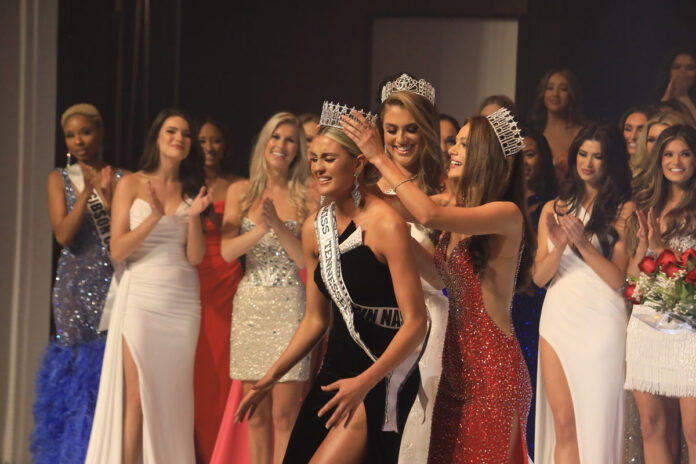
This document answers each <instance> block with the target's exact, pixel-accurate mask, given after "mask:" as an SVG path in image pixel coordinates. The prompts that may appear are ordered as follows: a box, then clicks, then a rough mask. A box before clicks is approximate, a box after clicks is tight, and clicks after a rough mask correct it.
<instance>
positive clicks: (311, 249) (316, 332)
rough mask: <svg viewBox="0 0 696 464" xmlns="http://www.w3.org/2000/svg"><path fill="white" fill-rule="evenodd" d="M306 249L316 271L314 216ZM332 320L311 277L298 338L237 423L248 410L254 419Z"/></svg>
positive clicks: (305, 235)
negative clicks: (259, 407) (278, 385)
mask: <svg viewBox="0 0 696 464" xmlns="http://www.w3.org/2000/svg"><path fill="white" fill-rule="evenodd" d="M302 248H303V252H304V260H305V261H306V263H307V265H308V266H309V269H310V270H311V271H314V269H315V268H316V266H317V261H318V258H317V240H316V237H315V235H314V216H313V215H312V216H311V217H310V218H308V219H307V220H306V221H305V223H304V225H303V227H302ZM329 321H330V312H329V301H328V300H327V299H326V298H325V297H324V295H323V294H322V293H321V292H320V291H319V288H318V287H317V284H316V283H315V282H314V279H313V278H312V277H311V275H310V277H309V278H308V279H307V307H306V309H305V315H304V318H303V319H302V322H300V325H299V326H298V328H297V330H296V331H295V335H294V336H293V337H292V339H291V340H290V343H289V344H288V347H287V348H286V349H285V351H284V352H283V354H282V355H280V358H278V360H277V361H276V362H275V363H273V365H272V366H271V367H270V369H268V372H266V375H264V376H263V378H262V379H261V380H259V381H258V382H256V384H255V385H254V386H253V387H252V389H251V391H250V392H249V393H247V395H246V396H245V397H244V399H243V400H242V402H241V403H240V404H239V407H238V408H237V412H236V413H235V416H234V418H235V421H237V422H241V421H242V420H243V419H244V416H245V415H246V413H247V411H248V412H249V415H250V416H251V415H252V414H253V413H254V410H255V409H256V406H257V405H258V404H259V403H260V402H261V400H262V399H263V398H264V396H265V395H266V394H268V392H269V391H270V390H271V388H273V385H275V383H276V382H277V381H278V380H279V379H280V378H281V377H283V375H285V373H287V372H288V371H289V370H290V369H291V368H292V366H294V365H295V364H297V363H298V362H299V361H300V360H301V359H302V358H304V357H305V356H306V355H307V354H308V353H309V352H310V351H311V350H312V349H313V348H314V346H315V345H316V344H317V343H318V342H319V340H321V338H322V337H323V336H324V334H325V333H326V330H327V329H328V327H329Z"/></svg>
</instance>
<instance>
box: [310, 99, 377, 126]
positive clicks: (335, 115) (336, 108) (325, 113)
mask: <svg viewBox="0 0 696 464" xmlns="http://www.w3.org/2000/svg"><path fill="white" fill-rule="evenodd" d="M352 111H357V112H359V113H360V114H362V115H363V117H364V118H365V119H367V122H368V123H370V124H374V123H375V121H376V120H377V115H376V114H374V115H373V114H372V113H365V111H363V110H358V109H356V108H355V107H353V108H348V107H347V106H346V105H340V104H338V103H333V102H327V101H325V102H324V106H323V107H322V109H321V117H320V118H319V125H320V126H331V127H337V128H339V129H342V128H343V126H341V117H342V116H348V117H349V118H352V119H355V116H353V115H352V114H351V112H352Z"/></svg>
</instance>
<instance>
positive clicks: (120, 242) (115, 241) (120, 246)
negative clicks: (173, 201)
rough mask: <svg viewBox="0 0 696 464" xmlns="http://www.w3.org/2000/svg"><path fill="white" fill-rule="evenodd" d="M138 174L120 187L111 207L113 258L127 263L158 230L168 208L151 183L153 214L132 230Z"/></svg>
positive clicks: (117, 187)
mask: <svg viewBox="0 0 696 464" xmlns="http://www.w3.org/2000/svg"><path fill="white" fill-rule="evenodd" d="M137 176H138V174H130V175H127V176H125V177H124V178H123V179H121V181H120V182H119V183H118V184H116V191H115V192H114V198H113V201H112V206H111V257H112V258H113V259H114V260H116V261H121V262H122V261H125V260H126V258H128V256H130V255H131V253H133V252H134V251H135V250H136V248H138V247H139V246H140V244H141V243H143V240H145V238H146V237H147V236H148V235H149V234H150V232H151V231H152V229H154V228H155V226H156V225H157V223H158V222H159V220H160V218H161V217H162V215H163V214H164V207H163V206H162V203H161V202H160V201H159V199H158V198H157V195H156V194H155V191H154V189H153V188H152V186H151V185H150V183H149V182H148V186H147V192H148V200H147V201H148V203H149V205H150V215H149V216H148V217H147V218H146V219H145V220H144V221H143V222H141V223H140V224H139V225H138V227H136V228H135V229H133V230H131V228H130V208H131V205H132V204H133V201H134V200H135V198H136V193H137V191H138V187H139V184H140V180H139V179H138V178H137Z"/></svg>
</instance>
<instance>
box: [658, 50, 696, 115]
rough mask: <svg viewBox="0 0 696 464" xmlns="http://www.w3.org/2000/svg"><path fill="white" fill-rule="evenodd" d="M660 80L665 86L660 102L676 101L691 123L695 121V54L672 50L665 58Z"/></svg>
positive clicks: (687, 51) (688, 51)
mask: <svg viewBox="0 0 696 464" xmlns="http://www.w3.org/2000/svg"><path fill="white" fill-rule="evenodd" d="M661 78H662V79H663V88H665V87H664V86H665V85H666V89H665V93H664V95H663V96H662V99H661V101H662V102H670V101H675V100H676V101H677V102H679V103H681V104H682V105H684V106H685V107H686V109H687V110H688V112H689V114H690V115H691V119H692V121H693V120H696V105H695V104H694V101H695V100H696V86H695V85H694V84H695V83H696V53H694V52H693V51H692V50H686V49H677V50H673V51H672V52H671V53H670V54H669V55H668V56H667V59H666V62H665V65H664V69H663V72H662V76H661ZM665 82H667V83H666V84H665Z"/></svg>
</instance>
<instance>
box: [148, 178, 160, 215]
mask: <svg viewBox="0 0 696 464" xmlns="http://www.w3.org/2000/svg"><path fill="white" fill-rule="evenodd" d="M147 202H148V204H149V205H150V210H151V211H152V215H153V216H155V217H157V218H161V217H162V216H164V205H163V204H162V202H161V201H160V199H159V198H157V192H155V188H154V187H153V186H152V182H150V181H149V180H148V181H147Z"/></svg>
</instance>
